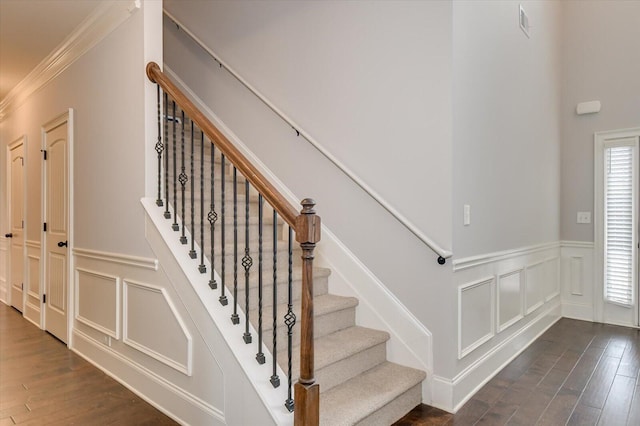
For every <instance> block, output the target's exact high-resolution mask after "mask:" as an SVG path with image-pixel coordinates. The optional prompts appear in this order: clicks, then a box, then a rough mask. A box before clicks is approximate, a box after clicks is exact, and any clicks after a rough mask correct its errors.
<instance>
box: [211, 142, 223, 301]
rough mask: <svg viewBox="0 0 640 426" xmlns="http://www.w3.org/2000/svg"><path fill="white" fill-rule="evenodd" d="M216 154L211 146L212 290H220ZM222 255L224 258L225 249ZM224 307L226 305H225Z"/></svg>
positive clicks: (212, 145)
mask: <svg viewBox="0 0 640 426" xmlns="http://www.w3.org/2000/svg"><path fill="white" fill-rule="evenodd" d="M215 153H216V147H215V145H214V144H211V204H210V205H209V208H210V209H211V210H210V211H209V225H210V227H211V278H210V279H209V287H211V289H212V290H214V289H216V288H218V282H217V281H216V276H215V270H216V260H215V258H214V257H213V255H214V253H215V249H214V247H215V238H214V237H215V229H216V222H217V221H218V213H216V207H215V195H216V190H215V180H214V179H215V172H216V166H215V162H214V161H213V158H214V156H215ZM223 206H224V204H223ZM222 253H223V256H224V249H223V251H222ZM222 273H223V274H224V269H223V270H222ZM223 294H224V290H223ZM220 302H222V300H220ZM223 305H226V303H223Z"/></svg>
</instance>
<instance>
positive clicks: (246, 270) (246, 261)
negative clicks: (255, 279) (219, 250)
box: [242, 180, 253, 343]
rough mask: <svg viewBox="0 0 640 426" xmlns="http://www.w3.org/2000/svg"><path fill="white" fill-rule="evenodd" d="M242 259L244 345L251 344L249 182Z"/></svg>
mask: <svg viewBox="0 0 640 426" xmlns="http://www.w3.org/2000/svg"><path fill="white" fill-rule="evenodd" d="M244 194H245V195H244V257H243V258H242V266H243V267H244V314H245V321H244V335H243V336H242V339H243V340H244V342H245V343H251V333H250V332H249V270H250V269H251V266H253V259H252V258H251V255H250V254H249V253H250V251H249V181H248V180H245V181H244Z"/></svg>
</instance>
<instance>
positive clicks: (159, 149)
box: [156, 84, 164, 207]
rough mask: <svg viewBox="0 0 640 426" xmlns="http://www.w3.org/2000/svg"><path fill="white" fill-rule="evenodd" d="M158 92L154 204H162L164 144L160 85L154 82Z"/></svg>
mask: <svg viewBox="0 0 640 426" xmlns="http://www.w3.org/2000/svg"><path fill="white" fill-rule="evenodd" d="M156 89H157V94H158V142H156V152H157V153H158V198H157V199H156V206H160V207H161V206H162V205H163V204H164V203H163V202H162V151H164V145H162V125H161V115H162V113H161V111H160V107H161V105H160V85H159V84H156Z"/></svg>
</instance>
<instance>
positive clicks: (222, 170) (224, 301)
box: [211, 145, 229, 306]
mask: <svg viewBox="0 0 640 426" xmlns="http://www.w3.org/2000/svg"><path fill="white" fill-rule="evenodd" d="M212 148H213V145H212ZM211 156H212V157H211V163H212V164H213V150H212V151H211ZM224 177H225V158H224V154H221V155H220V190H221V191H220V192H221V195H220V203H221V205H222V209H221V211H220V213H221V214H222V229H221V235H220V246H221V248H222V256H221V258H222V275H221V277H222V283H220V298H219V299H218V300H220V304H221V305H223V306H225V305H226V304H227V303H229V300H228V299H227V296H226V295H225V294H224V292H225V287H226V284H227V278H226V275H225V266H226V264H227V260H226V258H225V247H224V246H225V243H226V241H227V240H226V238H225V235H226V234H225V232H224V223H225V218H224V206H225V200H224V197H225V182H224ZM211 184H212V185H213V182H211ZM212 268H213V265H212Z"/></svg>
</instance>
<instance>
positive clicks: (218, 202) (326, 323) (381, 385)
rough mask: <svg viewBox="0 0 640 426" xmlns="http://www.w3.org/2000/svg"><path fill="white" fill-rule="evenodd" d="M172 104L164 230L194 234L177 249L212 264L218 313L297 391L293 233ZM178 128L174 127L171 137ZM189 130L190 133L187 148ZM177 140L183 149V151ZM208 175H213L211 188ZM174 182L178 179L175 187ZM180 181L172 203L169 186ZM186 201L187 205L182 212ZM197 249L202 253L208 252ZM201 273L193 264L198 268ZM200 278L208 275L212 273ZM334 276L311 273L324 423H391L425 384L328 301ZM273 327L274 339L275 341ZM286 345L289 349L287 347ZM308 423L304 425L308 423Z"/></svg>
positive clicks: (380, 335) (348, 302) (381, 339)
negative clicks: (171, 211) (271, 359)
mask: <svg viewBox="0 0 640 426" xmlns="http://www.w3.org/2000/svg"><path fill="white" fill-rule="evenodd" d="M171 106H172V100H171V98H168V103H167V107H168V108H167V110H168V111H167V115H168V116H169V120H168V121H166V122H164V123H163V125H162V126H160V124H159V129H160V131H161V134H163V138H164V133H162V132H166V135H167V136H168V137H166V138H165V139H166V140H165V145H164V147H165V151H164V152H163V153H162V156H163V157H159V160H160V164H161V166H163V165H164V167H167V165H166V164H164V161H166V160H165V159H164V156H166V155H168V156H169V157H168V161H169V164H170V165H169V167H167V170H168V173H166V175H167V176H168V179H167V181H166V182H168V183H169V185H168V186H166V183H165V182H162V180H161V189H160V196H161V197H162V198H163V199H164V198H165V195H166V194H167V193H166V192H165V191H166V189H167V188H168V190H169V191H168V199H169V203H170V205H171V206H172V207H176V209H175V211H176V213H177V215H178V218H176V217H174V216H172V217H171V218H170V219H167V225H166V226H171V225H172V224H173V223H174V222H175V223H177V224H178V229H177V230H176V232H175V234H176V241H178V240H179V239H180V237H181V236H182V235H183V233H184V235H185V236H187V237H189V236H190V235H193V238H194V240H195V241H193V243H192V241H191V238H186V239H184V238H183V239H182V242H183V243H184V244H185V250H190V251H192V254H193V255H195V258H196V260H200V259H202V255H203V254H204V256H205V257H206V258H207V260H208V261H209V262H211V264H213V265H214V267H215V269H216V272H217V273H218V274H219V277H220V279H221V281H222V283H218V282H217V281H218V279H217V278H216V277H215V276H212V278H211V281H210V286H211V287H212V289H211V291H216V292H218V293H219V294H220V300H221V302H223V301H224V300H225V299H224V297H223V296H226V300H227V301H228V304H229V306H226V307H224V308H223V307H220V308H221V309H227V310H228V311H229V312H230V314H231V312H236V310H238V311H240V310H241V311H242V312H244V314H245V315H246V317H247V319H248V321H250V323H251V325H252V326H253V329H254V330H258V333H261V334H260V335H259V336H256V335H255V333H254V334H250V336H249V337H247V331H248V327H246V325H245V324H237V325H236V327H238V333H239V334H242V335H243V336H244V338H245V342H247V343H251V344H254V345H256V343H257V342H258V341H259V340H258V339H260V340H261V341H262V342H263V343H264V345H265V346H266V348H267V349H268V350H269V351H270V352H271V353H272V354H274V355H275V357H276V359H277V363H278V365H279V366H280V368H281V369H282V371H284V372H285V374H287V372H289V371H290V376H289V377H282V378H279V379H281V381H282V385H284V386H287V385H288V383H287V382H288V381H289V380H290V383H295V382H296V381H297V380H298V378H299V376H300V364H301V363H300V357H301V355H300V353H301V350H300V345H301V337H300V334H301V332H300V326H299V322H298V321H299V319H300V318H301V317H302V315H303V314H302V312H301V297H302V291H301V289H302V288H303V275H304V273H303V269H302V263H303V262H302V260H301V255H302V250H301V249H300V248H299V246H298V244H295V242H294V244H291V243H290V240H289V238H290V235H291V234H290V230H289V226H288V225H287V224H286V223H285V222H284V220H283V219H282V218H281V217H280V216H278V215H275V214H273V209H272V208H271V207H270V206H269V205H268V203H266V202H265V200H264V199H263V198H262V197H261V196H260V195H259V194H258V192H257V191H256V190H255V189H253V187H252V186H251V185H249V184H248V183H247V181H246V179H245V178H244V177H243V176H242V175H241V174H240V172H239V171H237V170H235V167H234V166H233V165H232V164H231V163H230V162H229V161H228V159H223V156H222V155H221V153H220V151H219V150H218V149H217V148H212V147H213V145H212V143H211V142H209V140H208V139H207V138H206V137H204V138H203V139H202V140H203V141H204V142H201V137H200V130H198V129H199V127H198V125H197V124H192V123H193V122H192V121H191V120H190V118H189V117H188V115H187V114H183V111H182V110H181V109H180V106H179V105H176V106H175V110H173V109H172V108H171ZM174 126H175V128H176V129H177V130H176V136H175V139H174V136H173V132H174V130H173V129H174ZM192 126H193V129H195V130H194V134H193V147H192V145H191V140H192V133H191V131H192V130H191V129H192ZM183 129H184V130H183ZM183 131H184V139H183V136H182V133H183ZM182 140H184V141H185V143H184V144H182ZM173 149H175V150H176V157H175V165H176V167H175V173H174V168H173V164H172V162H173V161H174V160H173V155H174V154H173ZM212 149H213V153H212ZM183 158H184V163H183ZM183 164H184V167H185V171H184V173H186V174H188V175H189V179H188V180H187V182H186V184H185V186H184V189H183V188H182V185H181V181H180V179H179V178H180V174H181V172H182V166H183ZM192 168H193V173H192V172H191V170H192ZM212 168H213V170H214V172H213V173H214V175H215V179H214V180H213V188H212V187H211V185H212V179H211V173H212V172H211V170H212ZM176 176H177V179H176V180H174V178H176ZM223 176H224V183H222V178H223ZM234 176H235V178H234ZM163 179H164V176H163ZM183 180H184V179H183ZM176 181H177V184H176V192H175V194H176V196H175V197H174V195H173V182H176ZM192 183H193V187H192ZM212 189H213V191H212ZM223 192H224V195H223ZM212 193H213V194H214V197H213V203H212V198H211V194H212ZM183 194H184V197H185V200H186V201H185V203H184V207H182V196H183ZM162 204H163V206H158V209H167V202H166V199H164V201H163V203H162ZM212 205H213V206H215V211H216V214H217V217H216V220H215V221H214V235H213V239H212V235H211V234H212V233H211V225H212V223H211V222H210V221H209V220H208V218H207V214H208V213H209V211H210V210H212ZM222 205H224V206H225V207H224V209H225V212H224V218H223V217H222V212H221V210H220V209H221V206H222ZM183 208H184V213H183V211H182V209H183ZM192 211H193V219H192V218H191V215H192ZM234 211H235V213H234ZM201 212H203V213H202V214H201ZM209 218H210V217H209ZM260 218H262V220H260ZM182 220H184V224H183V223H182ZM223 224H224V228H225V229H224V233H225V235H224V238H223V236H222V226H223ZM183 226H184V228H183ZM174 230H175V225H174ZM261 230H262V232H260V231H261ZM246 241H248V242H249V244H248V249H247V248H246V247H245V246H247V244H246ZM200 247H204V253H203V252H202V251H201V249H200ZM211 247H213V248H214V249H213V250H212V249H211ZM261 247H262V250H260V248H261ZM223 250H224V251H223ZM212 251H213V253H212ZM290 253H291V255H290ZM212 254H213V256H212ZM248 258H249V259H250V262H249V263H251V265H250V266H249V268H248V271H249V273H248V274H247V275H245V272H246V270H245V268H244V267H243V260H246V259H248ZM197 263H200V264H203V263H204V262H202V261H199V262H197ZM223 265H224V266H223ZM197 267H198V266H196V265H195V263H194V268H197ZM223 268H224V269H223ZM202 269H203V268H202ZM258 271H262V273H258ZM201 272H203V273H206V274H211V271H210V270H207V271H201ZM330 274H331V271H330V270H328V269H326V268H319V267H314V268H313V270H312V276H313V324H314V326H313V333H314V348H315V349H314V351H315V356H314V360H315V370H314V373H315V381H316V383H319V385H320V424H322V425H330V426H337V425H356V424H363V425H389V424H392V423H393V422H395V421H396V420H398V419H399V418H401V417H402V416H403V415H404V414H406V413H407V412H408V411H410V410H411V409H412V408H414V407H415V406H416V405H418V404H419V403H420V402H421V400H422V392H421V384H422V381H423V380H424V379H425V373H424V372H422V371H419V370H416V369H412V368H408V367H405V366H401V365H398V364H394V363H392V362H389V361H387V359H386V343H387V341H388V340H389V334H388V333H387V332H384V331H379V330H373V329H369V328H364V327H360V326H358V325H356V308H357V305H358V300H357V299H356V298H353V297H344V296H338V295H334V294H331V293H329V292H328V280H329V276H330ZM274 276H275V278H274ZM274 281H275V282H274ZM260 283H262V285H260ZM222 284H224V287H223V285H222ZM234 300H235V304H234ZM274 305H275V306H274ZM290 310H291V311H292V312H293V314H294V315H295V318H296V319H298V321H296V323H295V325H293V326H292V327H291V329H289V326H290V325H291V324H287V320H286V318H288V317H290V315H289V316H288V315H287V314H288V312H289V311H290ZM234 322H235V321H234ZM274 327H275V332H276V333H275V335H276V336H277V339H278V340H277V341H276V340H275V339H274V338H273V336H274ZM289 332H290V336H289ZM288 338H290V344H287V339H288ZM249 341H250V342H249ZM274 341H275V342H276V344H275V348H274ZM257 351H258V356H257V358H259V353H260V352H261V349H260V348H258V349H257ZM274 370H275V369H274ZM296 396H297V395H296ZM283 402H284V401H283ZM296 408H297V407H296ZM297 420H298V417H296V421H297ZM304 424H307V423H306V421H305V422H304Z"/></svg>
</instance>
